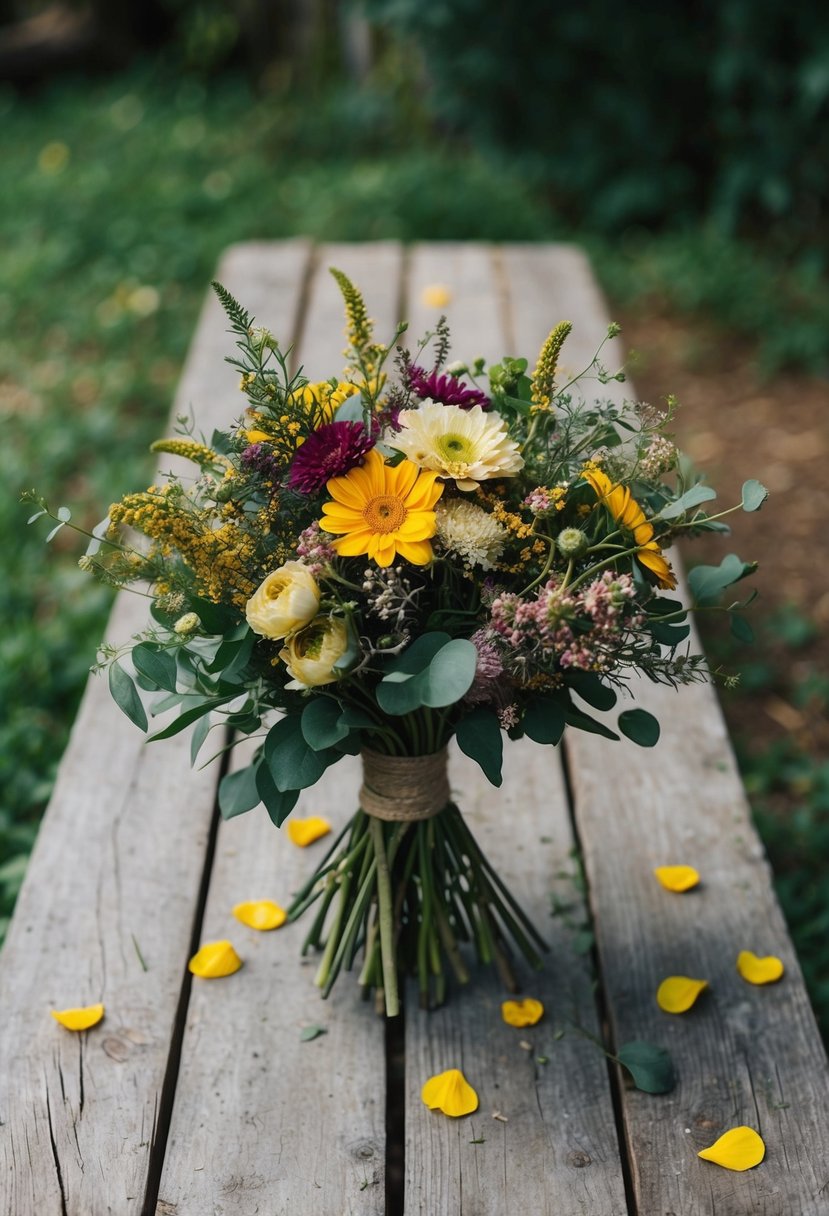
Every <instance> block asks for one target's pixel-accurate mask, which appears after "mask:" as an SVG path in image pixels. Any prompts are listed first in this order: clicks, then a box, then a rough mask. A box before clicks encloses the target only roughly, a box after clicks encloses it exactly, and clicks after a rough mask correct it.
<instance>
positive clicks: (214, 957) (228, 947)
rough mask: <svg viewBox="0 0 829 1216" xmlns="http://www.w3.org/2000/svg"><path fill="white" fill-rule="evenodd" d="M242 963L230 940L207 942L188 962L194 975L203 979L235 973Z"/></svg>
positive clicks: (216, 978)
mask: <svg viewBox="0 0 829 1216" xmlns="http://www.w3.org/2000/svg"><path fill="white" fill-rule="evenodd" d="M241 965H242V960H241V959H240V958H239V955H238V954H237V953H236V951H235V950H234V949H233V946H232V944H231V943H230V942H205V944H204V945H203V946H202V948H201V950H199V951H198V952H197V953H196V954H194V955H193V957H192V958H191V959H190V962H189V963H188V964H187V966H188V967H189V969H190V970H191V971H192V972H193V975H197V976H199V978H200V979H203V980H218V979H221V978H222V976H224V975H233V972H234V971H238V970H239V968H240V967H241Z"/></svg>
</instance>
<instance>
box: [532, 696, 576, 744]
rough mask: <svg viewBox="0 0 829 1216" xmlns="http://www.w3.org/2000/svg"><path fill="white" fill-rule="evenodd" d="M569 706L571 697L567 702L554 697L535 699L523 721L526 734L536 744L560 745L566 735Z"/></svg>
mask: <svg viewBox="0 0 829 1216" xmlns="http://www.w3.org/2000/svg"><path fill="white" fill-rule="evenodd" d="M569 705H570V699H569V697H568V699H567V701H566V702H562V701H561V700H559V699H558V698H554V697H535V698H534V699H533V700H532V701H530V703H529V705H528V706H527V708H526V710H525V711H524V717H523V718H522V719H521V725H522V726H523V728H524V733H525V734H526V735H527V736H528V738H530V739H532V740H533V741H534V742H535V743H552V744H555V743H558V742H559V741H560V740H561V736H562V735H563V734H564V727H565V725H566V723H567V716H566V715H567V709H568V707H569Z"/></svg>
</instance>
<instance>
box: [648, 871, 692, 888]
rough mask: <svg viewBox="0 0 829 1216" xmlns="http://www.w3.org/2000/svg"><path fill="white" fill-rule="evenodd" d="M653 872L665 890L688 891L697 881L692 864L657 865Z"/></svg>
mask: <svg viewBox="0 0 829 1216" xmlns="http://www.w3.org/2000/svg"><path fill="white" fill-rule="evenodd" d="M654 874H655V875H656V877H657V878H658V879H659V881H660V882H661V884H662V886H663V887H664V888H665V890H666V891H690V890H691V888H692V887H695V886H697V884H698V883H699V874H698V873H697V871H696V870H695V869H694V867H693V866H657V867H656V869H655V870H654Z"/></svg>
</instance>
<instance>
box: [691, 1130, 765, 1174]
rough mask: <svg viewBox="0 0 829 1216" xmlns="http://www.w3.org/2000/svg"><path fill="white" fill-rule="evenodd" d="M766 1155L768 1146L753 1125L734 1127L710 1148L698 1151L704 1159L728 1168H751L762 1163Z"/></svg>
mask: <svg viewBox="0 0 829 1216" xmlns="http://www.w3.org/2000/svg"><path fill="white" fill-rule="evenodd" d="M765 1155H766V1146H765V1144H764V1143H763V1140H762V1137H760V1136H758V1135H757V1133H756V1131H755V1130H754V1128H753V1127H732V1129H731V1131H729V1132H724V1133H723V1135H722V1136H720V1138H719V1140H715V1141H714V1143H713V1144H712V1145H711V1147H710V1148H704V1149H702V1151H701V1152H699V1153H697V1156H698V1157H702V1159H703V1161H713V1162H714V1164H715V1165H721V1166H723V1168H724V1169H727V1170H751V1169H753V1168H754V1166H755V1165H759V1164H760V1162H761V1161H762V1160H763V1158H764V1157H765Z"/></svg>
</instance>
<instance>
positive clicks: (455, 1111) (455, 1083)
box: [420, 1068, 478, 1119]
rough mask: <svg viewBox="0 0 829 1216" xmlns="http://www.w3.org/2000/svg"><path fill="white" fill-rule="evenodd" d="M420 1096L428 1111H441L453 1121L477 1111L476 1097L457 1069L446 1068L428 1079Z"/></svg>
mask: <svg viewBox="0 0 829 1216" xmlns="http://www.w3.org/2000/svg"><path fill="white" fill-rule="evenodd" d="M420 1096H421V1098H422V1099H423V1101H424V1102H425V1104H426V1105H427V1106H428V1107H429V1109H430V1110H442V1111H443V1113H444V1114H445V1115H451V1116H452V1117H453V1118H455V1119H456V1118H458V1116H459V1115H471V1114H472V1112H473V1111H474V1110H477V1109H478V1095H477V1094H476V1093H475V1090H474V1089H473V1088H472V1086H471V1085H470V1084H469V1082H468V1081H467V1079H466V1077H465V1076H464V1075H463V1073H462V1072H461V1070H460V1069H459V1068H448V1069H447V1070H446V1072H439V1073H438V1074H437V1076H435V1077H430V1078H429V1080H428V1081H427V1082H426V1084H425V1085H424V1086H423V1089H422V1090H421V1091H420Z"/></svg>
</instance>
